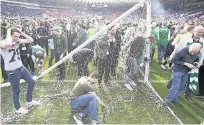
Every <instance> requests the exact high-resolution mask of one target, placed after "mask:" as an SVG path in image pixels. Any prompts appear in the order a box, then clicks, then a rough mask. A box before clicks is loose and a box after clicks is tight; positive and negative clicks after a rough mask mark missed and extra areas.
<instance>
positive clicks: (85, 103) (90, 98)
mask: <svg viewBox="0 0 204 125" xmlns="http://www.w3.org/2000/svg"><path fill="white" fill-rule="evenodd" d="M71 107H72V109H78V108H81V107H86V108H85V109H84V110H83V111H82V113H83V114H84V115H88V114H89V113H91V119H92V120H98V112H97V101H96V97H95V96H94V95H92V94H85V95H80V96H78V97H77V98H75V99H73V100H72V101H71Z"/></svg>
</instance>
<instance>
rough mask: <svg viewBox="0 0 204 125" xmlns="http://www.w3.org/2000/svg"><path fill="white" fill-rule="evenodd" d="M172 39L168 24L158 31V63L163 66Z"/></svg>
mask: <svg viewBox="0 0 204 125" xmlns="http://www.w3.org/2000/svg"><path fill="white" fill-rule="evenodd" d="M169 37H170V31H169V29H168V28H167V26H166V24H163V27H162V28H160V29H159V30H158V62H159V64H162V59H163V58H164V55H165V53H166V46H167V44H168V40H169Z"/></svg>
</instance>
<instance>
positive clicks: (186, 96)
mask: <svg viewBox="0 0 204 125" xmlns="http://www.w3.org/2000/svg"><path fill="white" fill-rule="evenodd" d="M185 99H186V100H187V101H190V102H193V99H192V98H191V95H185Z"/></svg>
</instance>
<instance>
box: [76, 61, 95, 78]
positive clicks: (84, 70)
mask: <svg viewBox="0 0 204 125" xmlns="http://www.w3.org/2000/svg"><path fill="white" fill-rule="evenodd" d="M91 59H92V58H91ZM91 59H89V58H86V59H85V60H81V61H79V62H76V64H77V67H78V76H79V77H81V76H88V75H89V71H88V64H89V62H90V60H91Z"/></svg>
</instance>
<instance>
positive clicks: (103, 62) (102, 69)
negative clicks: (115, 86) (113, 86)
mask: <svg viewBox="0 0 204 125" xmlns="http://www.w3.org/2000/svg"><path fill="white" fill-rule="evenodd" d="M110 62H111V60H110V56H109V55H107V56H106V57H105V58H103V59H102V58H98V70H99V71H98V73H99V76H98V77H99V78H98V83H99V84H100V83H101V81H102V77H103V74H104V75H105V76H104V77H105V78H104V83H107V82H108V81H109V80H110V76H109V74H110Z"/></svg>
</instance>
